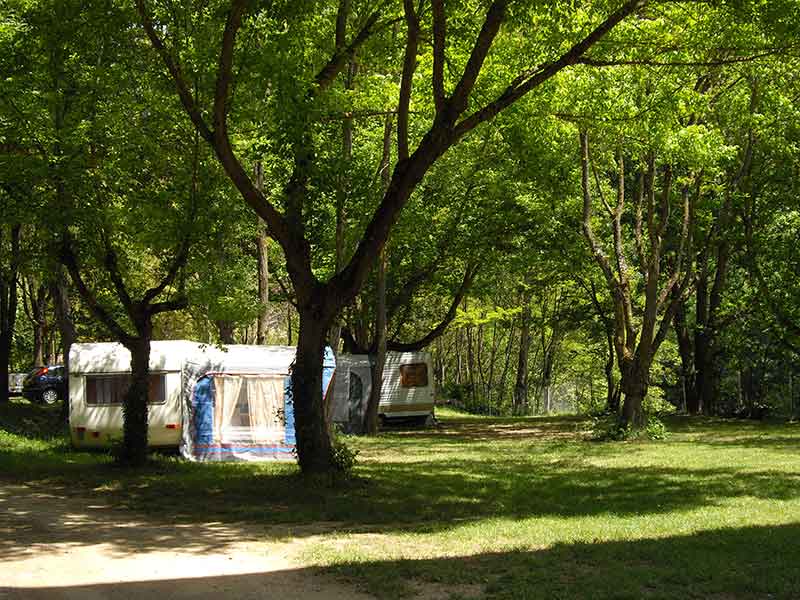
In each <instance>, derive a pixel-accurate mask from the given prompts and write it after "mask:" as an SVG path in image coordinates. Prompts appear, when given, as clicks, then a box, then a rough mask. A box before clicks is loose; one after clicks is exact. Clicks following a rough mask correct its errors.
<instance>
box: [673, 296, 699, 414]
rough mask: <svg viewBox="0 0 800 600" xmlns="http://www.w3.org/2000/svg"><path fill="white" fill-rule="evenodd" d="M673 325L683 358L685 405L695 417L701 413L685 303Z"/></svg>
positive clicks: (677, 312) (676, 315)
mask: <svg viewBox="0 0 800 600" xmlns="http://www.w3.org/2000/svg"><path fill="white" fill-rule="evenodd" d="M672 323H673V327H674V329H675V337H676V338H677V340H678V353H679V354H680V357H681V381H682V388H683V389H682V395H683V404H684V408H685V410H686V412H688V413H689V414H693V415H694V414H697V413H698V411H699V402H698V398H697V388H696V386H695V369H694V351H693V347H692V338H691V336H690V335H689V327H688V325H687V324H686V307H685V305H684V303H681V304H680V305H679V306H678V310H676V311H675V317H674V319H673V320H672Z"/></svg>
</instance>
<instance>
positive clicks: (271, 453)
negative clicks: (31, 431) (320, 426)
mask: <svg viewBox="0 0 800 600" xmlns="http://www.w3.org/2000/svg"><path fill="white" fill-rule="evenodd" d="M295 352H296V350H295V348H293V347H286V346H244V345H230V346H225V347H223V348H218V347H216V346H211V345H207V344H200V343H197V342H189V341H178V340H176V341H155V342H152V344H151V351H150V390H149V406H148V417H149V419H148V441H149V444H150V446H162V447H164V446H166V447H178V446H180V449H181V453H182V454H183V455H184V456H185V457H186V458H188V459H190V460H200V461H219V460H266V459H287V460H288V459H294V455H295V431H294V407H293V403H292V394H291V378H290V368H291V365H292V363H293V362H294V358H295ZM334 368H335V361H334V360H333V353H332V352H331V351H330V349H327V351H326V355H325V360H324V366H323V384H322V391H323V396H324V395H326V394H327V391H328V387H329V384H330V382H331V379H332V377H333V372H334ZM130 378H131V373H130V353H129V352H128V350H127V349H126V348H125V347H124V346H122V344H118V343H94V344H73V346H72V349H71V351H70V374H69V395H70V419H69V421H70V434H71V437H72V442H73V444H74V445H76V446H82V447H109V446H110V445H111V443H112V442H113V441H114V440H118V439H120V438H121V437H122V426H123V415H122V399H123V397H124V395H125V393H126V391H127V389H128V387H129V385H130Z"/></svg>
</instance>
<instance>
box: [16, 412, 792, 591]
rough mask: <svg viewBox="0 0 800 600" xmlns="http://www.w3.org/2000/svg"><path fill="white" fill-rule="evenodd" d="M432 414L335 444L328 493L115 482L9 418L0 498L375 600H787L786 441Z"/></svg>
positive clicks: (235, 470) (788, 435) (174, 479)
mask: <svg viewBox="0 0 800 600" xmlns="http://www.w3.org/2000/svg"><path fill="white" fill-rule="evenodd" d="M438 414H439V417H440V426H439V427H438V428H437V429H431V430H405V431H404V430H391V431H388V432H385V433H383V434H382V435H381V436H379V437H377V438H374V439H365V438H362V439H358V438H348V440H347V443H348V444H350V445H352V446H353V447H355V448H357V449H358V450H359V452H360V453H359V457H358V458H359V462H358V466H357V468H356V473H355V477H354V479H352V480H351V481H348V482H340V483H338V484H336V485H333V486H330V485H325V484H323V483H322V482H309V481H305V480H303V479H301V478H300V477H299V476H298V475H297V470H296V467H294V466H293V465H242V464H226V465H196V464H189V463H184V462H183V461H181V460H179V459H177V458H176V457H171V456H161V457H158V458H157V459H156V461H155V462H154V465H153V466H151V467H148V468H146V469H143V470H141V471H137V472H134V473H131V472H127V471H123V470H120V469H117V468H115V467H113V466H112V465H111V462H110V459H109V458H108V456H107V455H105V454H102V453H100V454H98V453H94V454H90V453H84V452H74V451H71V450H69V448H68V445H67V444H66V443H65V442H64V441H63V438H61V437H59V435H57V432H58V426H57V425H56V412H55V411H53V410H52V409H48V408H43V407H38V406H33V405H30V404H28V403H26V402H22V401H19V402H13V403H12V404H10V405H8V406H4V407H0V481H3V480H5V481H7V482H14V483H20V482H23V483H27V484H29V485H34V486H48V488H49V489H59V490H62V491H64V493H79V494H81V495H89V496H95V495H102V496H103V497H105V498H106V499H108V500H109V501H111V502H113V503H114V504H117V505H122V506H127V507H129V508H131V509H133V510H135V511H138V512H140V513H143V514H146V515H148V518H150V519H153V520H159V519H161V520H169V521H174V520H177V521H187V522H191V521H202V522H207V521H222V522H226V523H247V524H255V525H256V526H259V527H261V526H263V531H264V534H263V535H264V537H265V538H276V539H278V538H280V539H290V538H291V539H301V540H302V549H301V553H300V557H301V560H302V563H303V564H302V565H300V566H305V567H307V568H313V569H322V570H324V571H326V572H329V573H333V574H334V575H335V576H337V577H340V578H342V579H345V580H347V581H349V582H351V583H354V584H355V585H357V586H358V587H360V588H362V589H364V590H366V591H368V592H371V593H373V594H375V595H376V596H378V597H380V598H403V597H409V598H413V597H415V596H417V595H418V594H420V593H423V597H428V598H450V599H454V598H484V597H485V598H570V599H571V598H586V599H590V598H591V599H596V598H715V599H719V600H727V599H740V598H741V599H746V598H800V452H799V451H798V450H799V449H800V426H798V425H795V424H778V423H773V424H763V423H755V422H747V421H728V420H718V419H700V418H687V417H673V418H671V419H669V420H667V425H668V428H669V430H670V432H671V433H670V436H669V437H668V439H667V440H665V441H660V442H628V443H619V442H608V443H605V442H604V443H599V442H593V441H590V440H589V435H588V430H589V428H590V425H591V424H590V422H589V421H588V420H586V419H582V418H576V417H536V418H514V419H501V418H484V417H471V416H468V415H463V414H458V413H455V412H452V411H447V410H440V411H439V413H438Z"/></svg>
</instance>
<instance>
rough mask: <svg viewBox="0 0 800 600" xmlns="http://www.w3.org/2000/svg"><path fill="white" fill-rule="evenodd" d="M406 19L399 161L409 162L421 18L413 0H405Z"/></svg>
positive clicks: (398, 115)
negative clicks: (413, 90) (412, 99)
mask: <svg viewBox="0 0 800 600" xmlns="http://www.w3.org/2000/svg"><path fill="white" fill-rule="evenodd" d="M403 10H404V12H405V18H406V49H405V54H404V56H403V74H402V76H401V78H400V98H399V100H398V104H397V159H398V160H399V161H404V160H408V155H409V152H408V110H409V106H410V104H411V88H412V82H413V79H414V71H416V70H417V45H418V44H419V18H418V17H417V13H416V12H415V10H414V1H413V0H403Z"/></svg>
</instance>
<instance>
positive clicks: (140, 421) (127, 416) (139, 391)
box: [117, 336, 150, 466]
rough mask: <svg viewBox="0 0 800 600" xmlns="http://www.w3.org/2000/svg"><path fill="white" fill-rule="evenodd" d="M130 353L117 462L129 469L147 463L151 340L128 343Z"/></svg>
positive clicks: (143, 339) (142, 339)
mask: <svg viewBox="0 0 800 600" xmlns="http://www.w3.org/2000/svg"><path fill="white" fill-rule="evenodd" d="M126 346H127V348H128V351H130V353H131V386H130V388H128V391H127V393H126V394H125V398H124V399H123V401H122V410H123V414H124V418H123V428H122V448H120V453H119V456H117V460H118V461H119V462H120V463H122V464H124V465H128V466H140V465H143V464H145V462H146V461H147V401H148V396H149V388H150V337H149V336H146V337H140V338H135V339H133V340H129V341H128V342H127V343H126Z"/></svg>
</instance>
